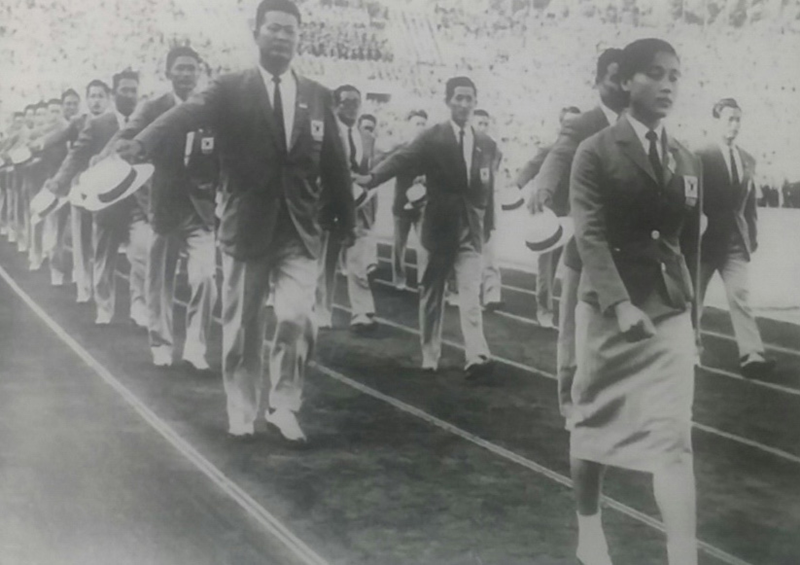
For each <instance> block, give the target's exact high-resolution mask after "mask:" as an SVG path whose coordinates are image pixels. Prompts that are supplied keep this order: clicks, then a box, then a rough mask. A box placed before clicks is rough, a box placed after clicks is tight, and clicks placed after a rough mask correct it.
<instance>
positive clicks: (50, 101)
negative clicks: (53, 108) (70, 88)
mask: <svg viewBox="0 0 800 565" xmlns="http://www.w3.org/2000/svg"><path fill="white" fill-rule="evenodd" d="M50 104H58V105H59V106H61V98H51V99H50V100H48V101H47V105H48V106H49V105H50Z"/></svg>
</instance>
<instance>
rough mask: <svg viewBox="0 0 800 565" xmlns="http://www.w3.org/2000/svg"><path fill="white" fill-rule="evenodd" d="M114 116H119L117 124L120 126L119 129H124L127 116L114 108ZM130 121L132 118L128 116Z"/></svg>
mask: <svg viewBox="0 0 800 565" xmlns="http://www.w3.org/2000/svg"><path fill="white" fill-rule="evenodd" d="M114 115H115V116H117V123H118V124H119V129H122V128H124V127H125V124H126V121H125V116H123V115H122V113H121V112H120V111H119V110H117V109H116V108H114ZM130 119H131V117H130V116H128V121H130Z"/></svg>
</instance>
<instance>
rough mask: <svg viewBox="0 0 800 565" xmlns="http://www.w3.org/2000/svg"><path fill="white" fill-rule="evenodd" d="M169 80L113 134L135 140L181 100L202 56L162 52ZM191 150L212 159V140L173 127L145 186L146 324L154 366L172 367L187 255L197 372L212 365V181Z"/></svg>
mask: <svg viewBox="0 0 800 565" xmlns="http://www.w3.org/2000/svg"><path fill="white" fill-rule="evenodd" d="M166 70H167V77H168V78H169V79H170V81H171V82H172V90H171V91H170V92H168V93H166V94H164V95H162V96H159V97H157V98H154V99H153V100H149V101H148V102H146V103H145V104H143V105H142V106H141V107H140V108H139V109H138V110H137V111H136V113H135V114H134V115H133V116H132V117H131V119H130V121H129V122H128V124H127V125H126V126H125V127H124V128H123V129H122V130H120V131H119V132H118V133H117V135H116V136H115V138H114V139H112V141H111V142H110V144H109V145H111V144H114V143H115V141H116V140H117V139H133V137H134V136H136V134H138V133H139V132H140V131H142V130H143V129H144V128H146V127H147V126H148V125H149V124H151V123H152V122H153V121H154V120H155V119H156V118H158V117H159V116H161V115H162V114H164V113H166V112H168V111H169V110H171V109H172V108H174V107H175V106H178V105H180V104H182V103H183V102H185V101H186V100H187V99H188V98H189V96H191V94H192V93H193V92H194V89H195V87H196V86H197V80H198V78H199V76H200V56H199V55H198V54H197V53H196V52H195V51H194V50H193V49H192V48H191V47H184V46H178V47H173V48H172V49H171V50H170V51H169V53H168V54H167V69H166ZM193 153H206V154H207V155H206V156H205V157H202V156H200V155H198V156H197V158H206V159H213V158H214V153H215V152H214V137H213V134H212V132H210V131H206V130H204V129H198V130H197V131H191V132H189V133H183V132H177V131H176V132H170V134H169V136H168V137H167V138H165V139H164V140H163V141H162V142H161V144H160V147H159V151H157V152H156V153H155V154H154V155H153V164H154V165H155V172H154V174H153V181H152V187H151V191H150V210H149V217H150V225H151V226H152V228H153V240H152V243H151V245H150V251H149V265H150V268H149V269H148V274H147V294H148V305H149V306H150V312H149V320H148V328H149V339H150V350H151V353H152V356H153V363H154V364H155V365H156V366H159V367H165V366H169V365H171V364H172V361H173V347H174V344H175V340H174V335H173V321H172V308H173V305H172V301H173V298H174V294H175V292H174V290H175V275H176V270H177V266H178V255H179V253H180V252H181V251H183V252H185V253H186V254H187V265H186V270H187V273H188V279H189V281H188V282H189V289H190V299H189V302H188V306H187V308H186V326H185V327H186V341H185V344H184V347H183V359H184V361H186V362H187V363H189V364H190V365H192V366H193V367H194V368H196V369H198V370H207V369H208V368H209V366H208V362H207V361H206V341H207V334H208V329H209V327H210V324H211V315H212V310H213V308H214V304H215V302H216V299H217V286H216V282H215V280H214V275H215V272H216V259H215V257H216V255H215V252H216V249H215V247H214V195H215V192H216V184H215V182H214V181H215V180H216V179H215V178H207V179H200V178H193V175H192V174H191V173H190V171H189V169H188V168H187V166H188V165H189V160H190V158H192V157H193Z"/></svg>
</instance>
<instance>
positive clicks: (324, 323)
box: [314, 311, 333, 329]
mask: <svg viewBox="0 0 800 565" xmlns="http://www.w3.org/2000/svg"><path fill="white" fill-rule="evenodd" d="M314 317H315V318H316V321H317V328H319V329H330V328H332V327H333V320H332V319H331V316H326V315H325V314H322V313H321V312H319V311H317V312H316V313H315V314H314Z"/></svg>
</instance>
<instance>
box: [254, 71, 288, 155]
mask: <svg viewBox="0 0 800 565" xmlns="http://www.w3.org/2000/svg"><path fill="white" fill-rule="evenodd" d="M250 82H251V91H252V92H253V94H254V96H253V98H254V99H255V100H256V103H257V104H258V106H259V108H260V109H261V113H262V114H263V116H264V119H266V121H267V129H268V130H269V132H270V136H271V137H272V141H273V142H274V143H275V146H276V147H277V148H278V149H280V148H281V147H282V145H283V144H282V143H281V142H280V139H278V127H277V126H276V124H275V114H273V110H272V104H270V101H269V94H268V93H267V85H265V84H264V80H263V78H262V77H261V72H260V71H259V70H258V69H253V72H252V74H251V75H250Z"/></svg>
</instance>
